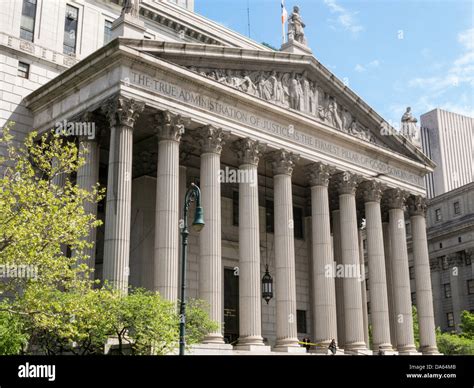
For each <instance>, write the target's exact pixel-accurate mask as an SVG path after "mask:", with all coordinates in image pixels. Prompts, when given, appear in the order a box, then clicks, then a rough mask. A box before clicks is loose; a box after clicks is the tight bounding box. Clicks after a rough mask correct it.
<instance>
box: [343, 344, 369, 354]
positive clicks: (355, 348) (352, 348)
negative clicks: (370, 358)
mask: <svg viewBox="0 0 474 388" xmlns="http://www.w3.org/2000/svg"><path fill="white" fill-rule="evenodd" d="M367 351H370V350H369V349H367V345H366V344H365V342H362V341H361V342H352V343H349V344H345V345H344V353H345V354H365V353H363V352H367ZM370 353H371V354H372V351H370Z"/></svg>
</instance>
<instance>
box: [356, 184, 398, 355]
mask: <svg viewBox="0 0 474 388" xmlns="http://www.w3.org/2000/svg"><path fill="white" fill-rule="evenodd" d="M382 187H383V186H382V184H381V183H379V182H376V181H369V182H364V183H363V184H362V185H361V189H362V193H363V197H364V202H365V220H366V231H367V256H368V262H369V279H370V290H369V292H370V305H371V312H370V315H371V320H372V339H373V350H383V351H391V350H392V345H391V344H390V319H389V314H388V297H387V280H386V273H385V252H384V243H383V230H382V214H381V210H380V200H381V198H382Z"/></svg>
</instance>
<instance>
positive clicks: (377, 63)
mask: <svg viewBox="0 0 474 388" xmlns="http://www.w3.org/2000/svg"><path fill="white" fill-rule="evenodd" d="M379 66H380V61H379V60H378V59H374V60H373V61H370V62H369V63H367V64H366V65H361V64H360V63H358V64H357V65H355V67H354V71H357V72H358V73H363V72H364V71H366V70H367V69H375V68H377V67H379Z"/></svg>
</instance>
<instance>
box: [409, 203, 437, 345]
mask: <svg viewBox="0 0 474 388" xmlns="http://www.w3.org/2000/svg"><path fill="white" fill-rule="evenodd" d="M409 209H410V220H411V235H412V242H413V260H414V264H415V284H416V307H417V312H418V324H419V331H420V351H421V352H422V353H423V354H436V353H438V348H437V345H436V332H435V320H434V311H433V293H432V287H431V272H430V259H429V254H428V241H427V238H426V219H425V212H426V203H425V200H424V198H422V197H419V196H418V197H414V198H413V197H412V198H410V202H409Z"/></svg>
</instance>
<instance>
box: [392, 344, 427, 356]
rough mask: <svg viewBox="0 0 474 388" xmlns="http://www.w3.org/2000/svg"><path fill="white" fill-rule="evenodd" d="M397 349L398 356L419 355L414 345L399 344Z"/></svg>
mask: <svg viewBox="0 0 474 388" xmlns="http://www.w3.org/2000/svg"><path fill="white" fill-rule="evenodd" d="M397 350H398V354H399V355H400V356H403V355H408V356H421V353H420V352H418V351H417V350H416V348H415V346H414V345H405V346H399V347H398V348H397Z"/></svg>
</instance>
